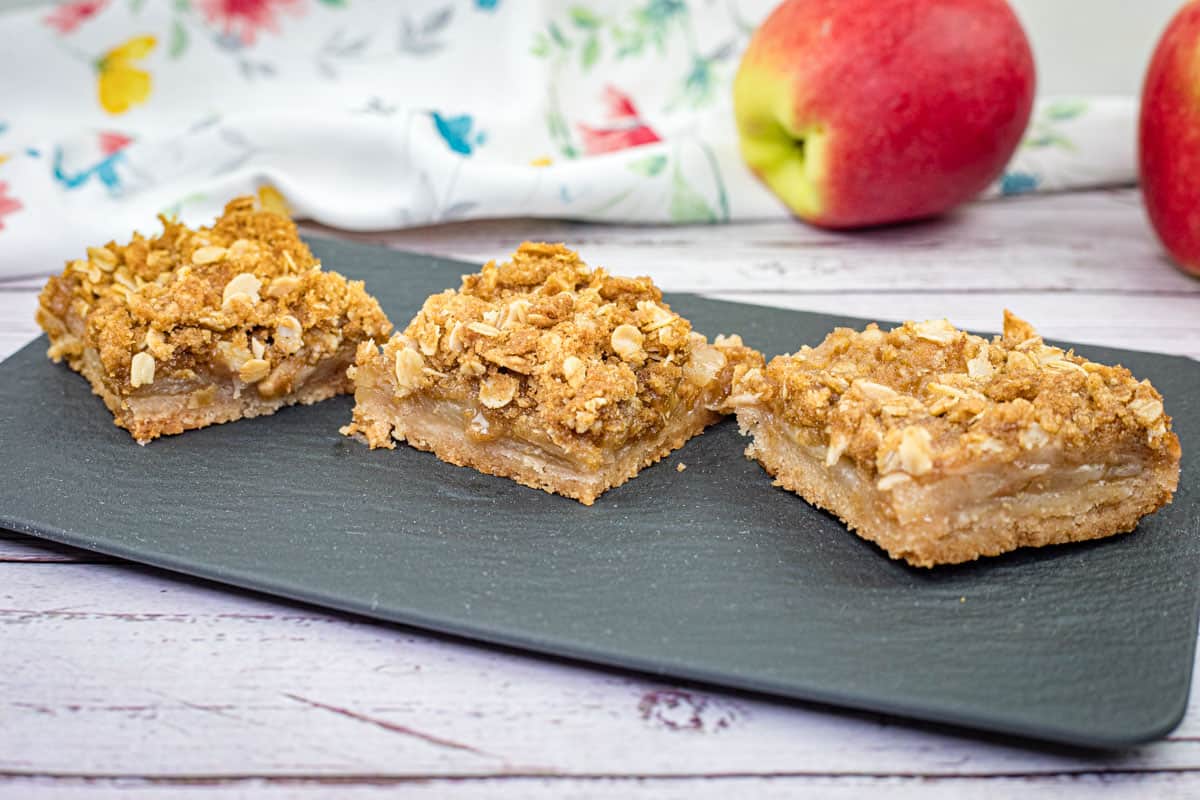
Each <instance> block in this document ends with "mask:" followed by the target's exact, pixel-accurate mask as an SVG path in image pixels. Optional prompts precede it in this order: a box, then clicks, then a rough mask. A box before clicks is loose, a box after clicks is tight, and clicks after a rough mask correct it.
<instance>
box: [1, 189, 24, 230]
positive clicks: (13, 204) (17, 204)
mask: <svg viewBox="0 0 1200 800" xmlns="http://www.w3.org/2000/svg"><path fill="white" fill-rule="evenodd" d="M22 208H24V206H22V205H21V201H20V200H18V199H17V198H15V197H13V196H12V195H10V194H9V193H8V184H7V183H5V182H4V181H0V231H2V230H4V218H5V217H6V216H8V215H9V214H15V213H16V212H18V211H20V210H21V209H22Z"/></svg>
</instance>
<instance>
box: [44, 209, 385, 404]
mask: <svg viewBox="0 0 1200 800" xmlns="http://www.w3.org/2000/svg"><path fill="white" fill-rule="evenodd" d="M159 219H160V220H161V221H162V225H163V232H162V233H161V234H159V235H158V236H155V237H153V238H146V237H144V236H142V235H141V234H134V236H133V239H132V241H130V242H129V243H128V244H124V245H120V244H117V243H116V242H109V243H108V244H107V245H105V246H103V247H90V248H88V250H87V258H84V259H77V260H74V261H71V262H69V263H68V264H67V267H66V269H65V270H64V271H63V273H62V274H61V275H58V276H55V277H52V278H51V279H50V281H49V282H48V284H47V286H46V288H45V290H44V291H43V292H42V295H41V298H40V305H41V307H40V309H39V312H38V321H39V323H40V324H41V325H42V327H43V328H45V329H46V330H47V331H48V332H50V333H51V336H52V341H53V345H52V346H51V348H50V351H49V355H50V357H51V358H52V359H54V360H55V361H59V360H61V359H62V358H64V357H67V358H68V359H69V360H71V361H72V366H75V362H76V361H77V360H78V359H79V357H80V356H81V355H82V354H83V352H84V351H85V350H87V349H89V348H94V349H95V350H96V351H97V352H98V354H99V358H100V362H101V364H102V366H103V369H104V372H105V374H106V377H107V379H108V380H109V381H110V382H112V383H114V385H115V386H114V388H117V389H119V390H120V391H123V392H129V391H132V390H135V389H138V388H139V387H143V386H147V387H149V386H153V385H154V384H155V382H156V381H161V380H162V379H164V378H175V379H182V380H189V379H194V378H196V377H197V376H198V375H200V374H202V373H203V374H204V375H203V376H202V377H207V373H210V372H212V371H216V372H218V373H224V374H231V375H232V374H236V375H237V376H238V377H239V378H240V379H241V380H242V381H244V382H246V383H256V382H260V381H263V380H264V379H266V378H267V377H268V376H269V375H271V373H272V368H273V365H275V364H276V363H278V362H279V361H280V360H282V359H285V358H287V357H289V356H291V355H293V354H295V353H297V352H298V351H300V350H301V349H302V347H307V348H309V349H308V351H307V352H306V354H305V359H306V361H307V363H309V364H313V363H316V362H317V361H319V360H320V359H322V358H323V357H326V356H328V355H330V354H332V353H333V352H335V351H336V350H337V349H338V347H339V346H340V345H341V343H342V342H343V341H347V340H349V341H354V340H358V339H364V338H368V337H370V336H376V337H382V336H384V335H386V334H387V333H388V332H390V330H391V325H390V323H388V321H387V318H386V317H385V316H384V314H383V312H382V311H381V310H380V308H379V305H378V303H376V302H375V300H374V298H372V297H370V296H369V295H368V294H367V293H366V292H365V290H364V288H363V284H362V282H361V281H347V280H346V279H345V278H344V277H342V276H341V275H339V274H338V273H336V272H324V271H322V270H321V268H320V264H318V263H317V261H316V259H314V257H313V255H312V253H311V252H310V251H309V249H308V246H307V245H305V244H304V242H303V241H301V239H300V237H299V235H298V234H297V232H296V227H295V225H294V224H293V223H292V222H291V220H289V219H287V218H286V217H282V216H279V215H277V214H275V213H272V212H269V211H263V210H258V209H256V208H255V205H254V201H253V199H252V198H249V197H242V198H238V199H235V200H233V201H231V202H230V203H229V204H228V205H226V207H225V211H224V213H223V215H222V216H221V217H220V218H219V219H218V220H217V221H216V223H215V224H214V225H213V226H212V227H207V228H199V229H197V230H191V229H189V228H187V227H186V226H184V225H182V224H181V223H179V222H177V221H175V220H172V219H169V218H167V217H165V216H160V217H159ZM72 318H74V319H75V320H83V321H85V323H86V328H85V329H84V330H83V331H82V332H80V333H81V335H75V334H74V333H71V332H69V331H66V330H62V328H63V321H69V320H71V319H72ZM67 327H68V328H69V327H71V326H70V325H68V326H67ZM283 391H286V386H279V387H273V386H269V385H267V384H261V385H260V386H259V393H260V394H262V395H263V396H270V395H272V394H279V393H282V392H283Z"/></svg>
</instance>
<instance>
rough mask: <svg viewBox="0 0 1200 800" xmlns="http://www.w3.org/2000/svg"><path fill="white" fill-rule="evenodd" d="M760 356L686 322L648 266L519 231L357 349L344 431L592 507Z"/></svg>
mask: <svg viewBox="0 0 1200 800" xmlns="http://www.w3.org/2000/svg"><path fill="white" fill-rule="evenodd" d="M761 364H762V357H761V356H760V355H759V354H758V353H757V352H755V351H753V350H751V349H749V348H747V347H744V346H743V345H742V343H741V340H740V339H738V338H737V337H729V338H725V337H718V338H717V340H716V341H714V342H713V343H711V344H710V343H709V342H708V341H707V340H706V339H705V338H704V337H703V336H701V335H699V334H697V333H694V332H693V331H692V330H691V325H690V324H689V323H688V321H687V320H685V319H683V318H682V317H680V316H679V315H678V314H676V313H674V312H672V311H671V310H670V308H669V307H667V306H666V305H665V304H664V303H663V302H662V295H661V293H660V292H659V291H658V289H657V288H655V287H654V285H653V284H652V283H651V282H650V280H649V279H648V278H621V277H616V276H611V275H608V274H607V273H605V272H604V270H600V269H597V270H592V269H589V268H588V267H587V266H586V265H585V264H583V263H582V262H581V261H580V260H579V258H578V256H576V254H575V253H573V252H571V251H570V250H567V249H566V248H565V247H562V246H561V245H547V244H530V243H526V244H524V245H522V246H521V248H520V249H519V250H518V251H517V252H516V253H515V254H514V255H513V257H512V260H511V261H509V262H507V263H504V264H496V263H495V262H489V263H488V264H486V265H485V266H484V267H483V269H482V270H481V272H480V273H479V274H476V275H468V276H465V277H464V278H463V284H462V287H461V288H460V289H459V290H456V291H455V290H451V291H446V292H443V293H441V294H436V295H433V296H432V297H430V298H429V299H428V300H426V302H425V305H424V307H423V308H422V309H421V311H420V312H419V313H418V314H417V316H416V317H415V318H414V319H413V321H412V322H411V323H410V324H409V326H408V327H407V328H406V329H405V331H404V333H403V334H400V335H397V336H394V337H392V338H391V339H390V340H389V341H388V342H387V343H386V344H384V346H383V347H382V349H381V348H379V347H377V346H376V345H375V344H374V343H369V344H364V345H362V346H360V347H359V350H358V355H357V360H356V365H355V367H354V369H353V371H352V374H353V378H354V384H355V408H354V420H353V422H352V423H351V424H350V425H348V426H346V427H345V428H344V429H343V432H344V433H346V434H348V435H361V436H362V437H363V438H365V439H366V441H367V443H368V444H370V445H371V447H392V446H394V441H403V442H408V443H409V444H411V445H413V446H414V447H417V448H420V449H422V450H429V451H432V452H433V453H435V454H436V455H437V456H438V457H439V458H441V459H443V460H444V461H448V462H450V463H452V464H458V465H460V466H468V467H473V468H475V469H478V470H479V471H481V472H485V473H488V474H492V475H500V476H503V477H508V478H512V479H513V480H515V481H517V482H518V483H521V484H524V485H526V486H531V487H535V488H539V489H544V490H545V491H547V492H554V493H558V494H562V495H565V496H567V497H571V498H574V499H576V500H579V501H580V502H582V503H584V504H587V505H590V504H592V503H593V502H594V501H595V499H596V498H597V497H598V496H599V495H600V494H601V493H603V492H604V491H605V490H607V489H609V488H612V487H613V486H617V485H619V484H621V483H624V482H625V481H627V480H629V479H630V478H632V477H633V476H634V475H636V474H637V473H638V471H639V470H641V469H642V468H643V467H645V466H647V465H649V464H652V463H654V462H655V461H658V460H659V459H660V458H662V457H663V456H665V455H667V454H668V453H670V452H671V451H672V450H674V449H676V448H678V447H680V446H681V445H683V443H684V442H686V441H687V440H688V439H690V438H691V437H692V436H695V435H696V434H698V433H700V432H701V431H703V430H704V428H705V427H706V426H708V425H710V424H712V423H713V422H716V421H717V420H718V419H720V416H721V411H722V409H723V408H724V407H725V402H726V399H727V397H728V394H729V387H730V386H731V384H732V381H733V379H734V377H735V376H736V375H740V374H741V373H742V372H744V371H745V370H747V369H750V368H752V367H754V366H761Z"/></svg>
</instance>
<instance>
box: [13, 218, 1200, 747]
mask: <svg viewBox="0 0 1200 800" xmlns="http://www.w3.org/2000/svg"><path fill="white" fill-rule="evenodd" d="M313 247H314V250H315V251H316V252H317V254H318V255H319V256H320V257H321V258H322V259H323V261H324V263H325V265H326V267H327V268H329V269H336V270H338V271H340V272H343V273H344V274H346V275H349V276H352V277H355V278H362V279H364V280H366V283H367V288H368V290H370V291H371V292H373V293H374V294H375V295H376V296H377V297H378V298H379V301H380V303H382V305H383V307H384V310H385V311H386V312H387V313H388V314H389V316H390V317H391V319H392V320H393V321H394V322H395V323H396V324H397V325H398V326H400V327H403V325H404V323H405V322H406V321H407V320H408V319H409V318H410V317H411V316H412V315H413V314H414V313H415V312H416V311H417V309H418V308H419V307H420V305H421V303H422V302H423V300H424V299H425V297H426V296H427V295H429V294H430V293H432V292H436V291H440V290H442V289H444V288H446V287H450V286H456V285H457V284H458V280H459V276H460V275H461V274H462V273H464V272H470V271H474V270H476V269H477V267H475V266H474V265H469V264H463V263H458V262H453V261H447V260H443V259H437V258H432V257H428V256H422V255H415V254H407V253H397V252H393V251H386V250H382V249H376V248H368V247H363V246H355V245H348V244H342V243H334V242H330V241H324V240H317V241H314V242H313ZM610 266H611V267H612V268H614V269H616V270H617V271H619V272H637V271H638V270H639V265H637V264H614V265H610ZM668 300H669V301H670V303H671V305H672V307H674V308H675V309H677V310H678V311H680V312H681V313H683V314H684V315H685V316H687V317H689V318H690V319H691V320H692V322H693V323H694V325H695V327H696V328H697V329H698V330H700V331H702V332H704V333H707V334H709V335H713V334H716V333H720V332H734V331H736V332H739V333H741V334H742V335H743V337H744V338H745V339H746V341H747V343H748V344H750V345H753V346H755V347H758V348H760V349H762V350H763V351H764V352H766V353H767V354H768V355H770V354H775V353H780V352H790V351H793V350H795V349H797V348H798V347H799V346H800V345H801V344H805V343H807V344H816V343H817V342H819V341H820V340H821V339H822V338H823V337H824V336H825V334H826V333H827V332H828V331H829V330H830V329H832V328H833V327H834V326H836V325H853V326H856V327H861V325H862V324H863V321H862V320H851V319H844V318H835V317H830V316H825V315H821V314H809V313H802V312H795V311H784V310H776V309H769V308H760V307H754V306H747V305H740V304H733V303H725V302H718V301H712V300H706V299H702V298H699V297H695V296H690V295H682V294H681V295H673V296H669V297H668ZM1018 311H1019V309H1018ZM947 312H949V313H950V315H951V316H952V315H953V314H952V312H953V309H947ZM1034 322H1036V320H1035V321H1034ZM45 347H46V342H45V340H44V339H38V340H37V341H35V342H33V343H31V344H30V345H29V346H28V347H26V348H24V349H23V350H21V351H20V352H18V353H16V354H15V355H14V356H12V357H11V358H10V359H8V360H7V361H6V362H4V363H3V364H0V453H3V456H4V457H3V459H0V461H2V463H0V525H3V526H5V527H8V528H10V529H12V530H15V531H20V532H24V533H29V534H33V535H35V536H41V537H45V538H47V539H52V540H54V541H57V542H63V543H66V544H70V545H75V546H77V547H82V548H87V549H89V550H95V551H98V552H102V553H108V554H110V555H114V556H120V557H124V558H128V559H132V560H135V561H140V562H144V563H147V564H152V565H155V566H159V567H164V568H167V569H171V570H177V571H179V572H183V573H187V574H190V575H196V576H200V577H203V578H209V579H212V580H216V581H221V582H224V583H228V584H232V585H235V586H241V587H246V588H249V589H255V590H259V591H263V592H268V593H271V594H275V595H280V596H283V597H288V598H294V599H297V600H302V601H306V602H310V603H316V604H319V605H324V606H329V607H332V608H336V609H342V610H346V611H350V612H355V613H358V614H363V615H366V616H369V617H375V618H378V619H381V620H388V621H393V622H398V623H404V624H407V625H413V626H416V627H420V628H426V629H429V630H432V631H439V632H444V633H449V634H454V635H461V636H466V637H471V638H474V639H478V640H482V641H486V642H494V643H500V644H504V645H509V646H514V647H518V648H524V649H527V650H532V651H537V652H542V653H549V654H554V655H558V656H566V657H569V658H576V659H582V660H585V661H590V662H595V663H599V664H604V665H609V666H616V667H623V668H631V669H635V670H639V671H644V672H648V673H653V674H659V675H663V676H669V677H674V678H679V679H688V680H696V681H702V682H706V683H710V684H715V685H719V686H725V687H733V688H739V689H749V690H753V691H758V692H765V693H770V694H775V695H779V696H783V697H788V698H798V699H802V700H812V701H818V702H822V703H830V704H837V705H844V706H850V707H853V708H857V709H865V710H869V711H877V712H884V713H889V714H896V715H902V716H908V717H914V718H918V719H922V720H929V721H935V722H940V723H949V724H952V725H959V726H966V727H971V728H977V729H983V730H987V731H994V732H1001V733H1007V734H1016V735H1020V736H1024V737H1032V738H1035V739H1041V740H1046V741H1054V742H1061V743H1066V744H1073V745H1081V746H1089V747H1103V748H1112V747H1123V746H1129V745H1133V744H1136V743H1139V742H1143V741H1146V740H1150V739H1153V738H1156V737H1159V736H1162V735H1164V734H1165V733H1167V732H1168V731H1170V730H1171V729H1172V728H1174V727H1175V726H1176V725H1177V724H1178V722H1179V720H1180V719H1181V718H1182V715H1183V712H1184V709H1185V706H1186V702H1187V696H1188V687H1189V683H1190V680H1191V672H1192V663H1193V650H1194V647H1195V643H1196V631H1197V608H1198V605H1197V601H1198V599H1200V584H1198V580H1197V578H1198V575H1197V567H1198V565H1200V558H1198V556H1200V553H1198V549H1200V539H1198V537H1197V533H1198V532H1197V527H1198V525H1197V515H1196V493H1195V491H1194V489H1193V487H1192V485H1191V484H1192V482H1191V480H1190V477H1191V475H1193V474H1194V469H1195V464H1194V454H1195V453H1196V452H1197V451H1198V449H1200V369H1198V367H1197V364H1196V363H1195V362H1193V361H1191V360H1188V359H1185V358H1177V357H1169V356H1162V355H1153V354H1148V353H1138V352H1131V351H1123V350H1113V349H1109V348H1102V347H1090V346H1079V347H1078V348H1077V349H1078V350H1079V351H1080V352H1081V353H1083V354H1085V355H1087V356H1088V357H1090V358H1092V359H1095V360H1097V361H1102V362H1108V363H1112V362H1119V363H1122V364H1125V365H1126V366H1128V367H1129V368H1130V369H1132V370H1133V372H1134V374H1136V375H1137V376H1139V377H1146V378H1150V379H1151V380H1152V381H1153V382H1154V384H1155V386H1157V387H1158V388H1159V389H1160V390H1161V391H1162V393H1163V395H1165V397H1166V406H1167V411H1168V413H1170V414H1171V415H1172V416H1173V417H1174V419H1175V429H1176V431H1177V432H1178V434H1179V436H1180V438H1181V439H1182V441H1183V453H1184V464H1183V479H1182V481H1181V484H1180V489H1179V492H1178V494H1177V495H1176V497H1175V502H1174V504H1173V505H1171V506H1169V507H1167V508H1166V509H1164V510H1162V511H1160V512H1159V513H1158V514H1155V515H1154V516H1152V517H1150V518H1147V519H1146V520H1144V521H1143V523H1142V525H1141V526H1140V527H1139V528H1138V530H1137V531H1135V532H1134V533H1132V534H1128V535H1124V536H1119V537H1115V538H1112V539H1108V540H1104V541H1099V542H1094V543H1086V544H1080V545H1071V546H1062V547H1050V548H1043V549H1039V550H1028V551H1022V552H1018V553H1014V554H1011V555H1009V556H1005V557H1002V558H994V559H988V560H984V561H980V562H976V563H973V564H969V565H964V566H958V567H949V568H940V569H935V570H924V569H913V568H910V567H907V566H905V565H904V564H902V563H898V562H895V561H891V560H890V559H888V558H887V556H886V555H885V554H884V553H883V552H882V551H880V550H879V549H878V548H876V547H875V546H874V545H871V544H869V543H867V542H864V541H862V540H861V539H859V538H858V537H857V536H855V535H853V534H852V533H850V532H849V531H847V530H846V528H845V527H844V526H843V525H842V524H841V523H839V522H838V521H837V519H835V518H833V517H831V516H830V515H828V514H825V513H823V512H821V511H818V510H816V509H814V508H812V507H811V506H809V505H808V504H807V503H805V502H804V501H802V500H801V499H799V498H798V497H796V496H795V495H793V494H790V493H788V492H785V491H783V490H780V489H778V488H775V487H774V486H772V484H771V480H770V478H769V477H768V476H767V475H766V474H765V473H764V472H763V471H762V469H761V468H760V467H759V466H758V465H757V464H756V463H754V462H752V461H748V460H747V459H746V458H744V457H743V455H742V453H743V450H744V448H745V444H746V442H745V440H744V439H743V438H742V437H741V436H740V435H739V434H738V432H737V428H736V425H734V424H733V423H732V422H725V423H722V424H720V425H718V426H716V427H714V428H713V429H711V430H710V431H709V432H708V433H706V434H704V435H703V436H701V437H699V438H697V439H694V440H692V441H691V442H690V443H689V444H687V445H686V446H685V447H684V448H683V449H682V450H681V451H679V452H678V453H676V454H675V455H673V456H672V457H670V458H668V459H665V460H664V461H662V462H660V463H659V464H658V465H656V466H654V467H651V468H649V469H647V470H645V471H644V472H643V473H642V474H641V475H640V476H639V477H638V478H636V479H634V480H633V481H630V482H629V483H627V484H625V485H624V486H622V487H619V488H618V489H615V490H613V491H611V492H609V493H607V494H605V495H604V496H603V497H601V498H600V499H599V500H598V501H597V502H596V504H595V506H593V507H591V508H585V507H584V506H582V505H580V504H578V503H576V502H574V501H572V500H567V499H564V498H561V497H556V496H552V495H548V494H545V493H543V492H540V491H536V490H532V489H527V488H524V487H521V486H518V485H517V484H515V483H511V482H509V481H507V480H504V479H501V478H495V477H490V476H487V475H481V474H479V473H477V472H474V471H473V470H469V469H463V468H460V467H454V466H451V465H449V464H445V463H442V462H441V461H438V460H437V459H436V458H434V457H433V456H432V455H430V454H428V453H421V452H417V451H415V450H412V449H410V448H406V447H399V448H398V449H396V450H394V451H382V450H379V451H371V450H368V449H367V447H365V446H364V445H362V444H360V443H358V442H356V441H353V440H350V439H347V438H345V437H343V436H341V435H339V433H338V427H339V426H341V425H342V424H344V423H345V422H346V421H347V420H348V419H349V417H350V409H351V405H352V403H351V400H350V399H349V398H345V397H343V398H337V399H334V400H331V401H328V402H325V403H321V404H318V405H316V406H310V407H303V408H290V409H285V410H283V411H281V412H279V413H277V414H275V415H274V416H270V417H263V418H260V419H254V420H243V421H241V422H236V423H231V424H226V425H218V426H215V427H212V428H208V429H205V430H201V431H193V432H190V433H187V434H184V435H182V436H173V437H167V438H164V439H160V440H157V441H155V442H153V443H151V444H150V445H148V446H146V447H139V446H137V445H136V444H134V442H133V440H132V439H131V438H130V436H129V434H128V433H126V432H125V431H124V430H122V429H120V428H117V427H115V426H114V425H113V424H112V418H111V416H110V415H109V413H108V412H107V411H106V410H105V409H104V408H103V406H102V404H101V402H100V400H99V399H98V398H96V397H94V396H93V395H92V394H91V392H90V391H89V388H88V386H87V384H86V382H85V381H84V380H83V379H82V378H81V377H79V376H78V375H76V374H75V373H73V372H71V371H70V370H68V369H67V368H66V367H64V366H56V365H54V364H52V363H50V362H49V361H48V360H47V359H46V357H45ZM681 461H682V462H686V464H687V471H686V472H682V473H680V472H677V471H676V465H677V464H678V463H679V462H681Z"/></svg>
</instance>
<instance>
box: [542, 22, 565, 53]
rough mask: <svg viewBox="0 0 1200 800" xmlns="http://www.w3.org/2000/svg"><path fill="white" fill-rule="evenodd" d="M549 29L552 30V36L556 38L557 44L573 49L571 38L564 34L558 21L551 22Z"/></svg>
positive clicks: (563, 47)
mask: <svg viewBox="0 0 1200 800" xmlns="http://www.w3.org/2000/svg"><path fill="white" fill-rule="evenodd" d="M547 30H549V31H550V38H551V39H553V40H554V43H555V44H556V45H558V46H559V47H561V48H562V49H563V50H570V49H571V40H570V39H568V38H567V37H566V36H564V35H563V32H562V28H560V27H558V24H557V23H555V22H551V23H550V24H549V25H548V26H547Z"/></svg>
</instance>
